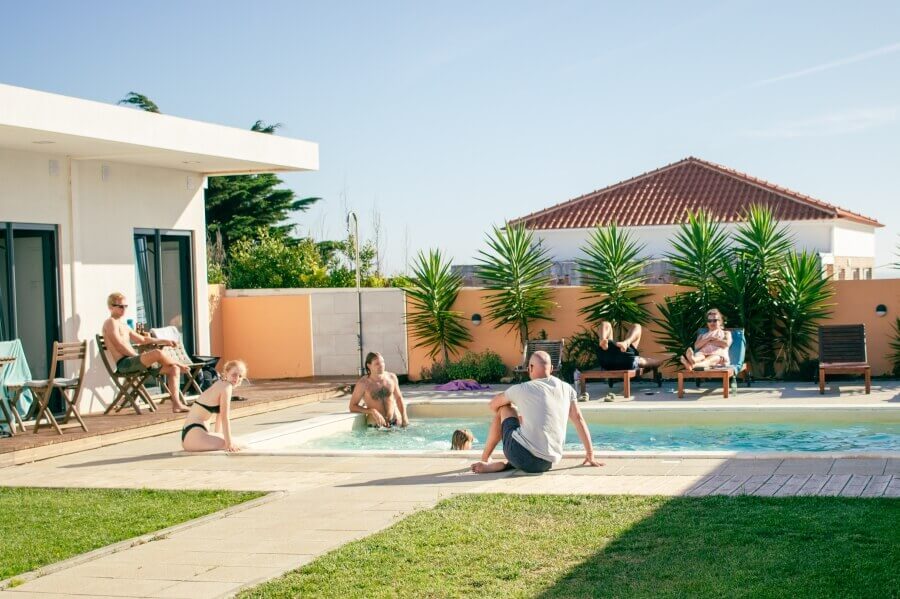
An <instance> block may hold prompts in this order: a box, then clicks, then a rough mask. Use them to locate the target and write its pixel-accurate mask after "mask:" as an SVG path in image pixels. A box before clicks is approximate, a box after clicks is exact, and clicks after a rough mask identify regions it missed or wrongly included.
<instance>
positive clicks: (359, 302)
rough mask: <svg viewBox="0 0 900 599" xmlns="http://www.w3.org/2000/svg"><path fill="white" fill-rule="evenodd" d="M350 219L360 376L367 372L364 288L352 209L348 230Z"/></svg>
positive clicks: (348, 214) (349, 214) (348, 223)
mask: <svg viewBox="0 0 900 599" xmlns="http://www.w3.org/2000/svg"><path fill="white" fill-rule="evenodd" d="M350 219H353V253H354V257H355V261H356V324H357V332H356V342H357V345H358V346H359V376H363V375H365V373H366V368H365V363H364V360H363V336H362V335H363V332H362V331H363V329H362V326H363V320H362V289H361V283H362V281H361V274H360V272H359V218H357V216H356V213H355V212H353V211H352V210H351V211H350V212H348V213H347V232H348V233H349V232H350Z"/></svg>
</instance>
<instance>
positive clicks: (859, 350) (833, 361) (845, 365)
mask: <svg viewBox="0 0 900 599" xmlns="http://www.w3.org/2000/svg"><path fill="white" fill-rule="evenodd" d="M826 374H861V375H863V380H864V382H865V386H866V394H867V395H868V394H869V393H870V392H871V390H872V366H871V365H870V364H869V359H868V356H867V355H866V325H864V324H831V325H822V326H820V327H819V394H820V395H825V375H826ZM838 392H839V393H840V391H838Z"/></svg>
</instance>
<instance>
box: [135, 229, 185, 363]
mask: <svg viewBox="0 0 900 599" xmlns="http://www.w3.org/2000/svg"><path fill="white" fill-rule="evenodd" d="M134 255H135V278H136V281H135V283H136V285H135V289H136V290H137V297H136V298H135V301H134V303H135V311H134V313H135V318H136V322H137V323H141V324H144V325H145V326H146V327H147V328H158V327H167V326H174V327H176V328H177V329H178V331H179V332H180V333H181V339H182V341H183V342H184V347H185V349H186V350H187V352H188V353H189V354H190V353H193V352H194V349H195V348H194V339H195V337H194V321H195V319H194V312H195V309H194V272H193V246H192V243H191V232H190V231H160V230H155V229H149V230H148V229H136V230H135V234H134Z"/></svg>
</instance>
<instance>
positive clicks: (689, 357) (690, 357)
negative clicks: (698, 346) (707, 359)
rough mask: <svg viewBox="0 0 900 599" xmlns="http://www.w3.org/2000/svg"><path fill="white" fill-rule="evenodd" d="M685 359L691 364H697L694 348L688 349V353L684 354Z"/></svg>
mask: <svg viewBox="0 0 900 599" xmlns="http://www.w3.org/2000/svg"><path fill="white" fill-rule="evenodd" d="M684 357H685V358H687V361H688V362H690V363H691V364H695V363H696V362H697V360H696V359H694V349H693V348H692V347H689V348H687V351H686V352H684Z"/></svg>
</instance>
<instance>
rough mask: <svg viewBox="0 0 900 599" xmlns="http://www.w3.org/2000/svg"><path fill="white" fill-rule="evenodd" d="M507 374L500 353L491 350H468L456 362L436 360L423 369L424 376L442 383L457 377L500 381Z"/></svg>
mask: <svg viewBox="0 0 900 599" xmlns="http://www.w3.org/2000/svg"><path fill="white" fill-rule="evenodd" d="M504 376H506V365H505V364H504V363H503V360H502V359H501V358H500V356H499V354H497V353H496V352H493V351H491V350H486V351H484V352H481V353H474V352H466V353H465V354H463V356H462V357H461V358H460V359H459V360H458V361H456V362H450V363H449V364H446V365H445V364H444V363H443V362H435V363H434V364H433V365H432V366H431V368H423V369H422V378H423V379H426V380H430V381H431V382H433V383H437V384H442V383H446V382H447V381H454V380H457V379H475V380H476V381H478V382H479V383H499V382H500V379H501V378H503V377H504Z"/></svg>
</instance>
